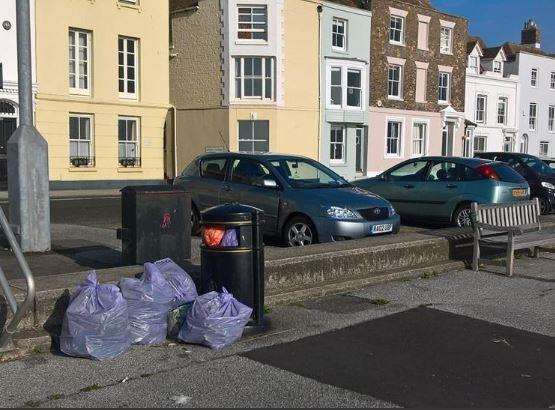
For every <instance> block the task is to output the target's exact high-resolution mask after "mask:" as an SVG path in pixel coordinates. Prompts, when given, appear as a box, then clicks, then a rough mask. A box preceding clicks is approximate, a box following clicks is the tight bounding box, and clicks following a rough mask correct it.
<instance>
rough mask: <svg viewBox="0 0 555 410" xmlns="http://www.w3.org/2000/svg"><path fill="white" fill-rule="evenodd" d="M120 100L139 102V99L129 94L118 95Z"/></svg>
mask: <svg viewBox="0 0 555 410" xmlns="http://www.w3.org/2000/svg"><path fill="white" fill-rule="evenodd" d="M119 98H120V100H127V101H139V97H138V96H137V95H131V94H120V95H119Z"/></svg>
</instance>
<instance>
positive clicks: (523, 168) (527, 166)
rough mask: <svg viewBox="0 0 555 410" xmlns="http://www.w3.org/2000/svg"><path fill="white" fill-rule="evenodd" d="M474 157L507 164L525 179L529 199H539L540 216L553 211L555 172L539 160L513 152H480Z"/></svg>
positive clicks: (554, 203) (554, 202)
mask: <svg viewBox="0 0 555 410" xmlns="http://www.w3.org/2000/svg"><path fill="white" fill-rule="evenodd" d="M476 157H478V158H485V159H489V160H492V161H502V162H505V163H507V164H508V165H509V166H510V167H511V168H513V169H514V170H515V171H517V172H518V173H519V174H520V175H522V176H523V177H524V179H526V181H527V182H528V184H529V185H530V197H531V198H538V199H539V201H540V207H541V212H542V214H548V213H549V212H551V211H553V210H554V209H555V170H554V169H553V168H550V167H549V166H548V165H547V164H546V163H545V162H543V161H542V160H541V159H540V158H538V157H535V156H533V155H529V154H519V153H514V152H482V153H479V154H476Z"/></svg>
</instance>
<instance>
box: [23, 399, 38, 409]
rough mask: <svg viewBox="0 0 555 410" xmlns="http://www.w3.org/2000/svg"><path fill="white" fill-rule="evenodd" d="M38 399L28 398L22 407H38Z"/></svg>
mask: <svg viewBox="0 0 555 410" xmlns="http://www.w3.org/2000/svg"><path fill="white" fill-rule="evenodd" d="M39 406H40V401H38V400H29V401H26V402H25V403H24V407H39Z"/></svg>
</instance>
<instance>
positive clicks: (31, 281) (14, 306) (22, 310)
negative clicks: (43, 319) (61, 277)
mask: <svg viewBox="0 0 555 410" xmlns="http://www.w3.org/2000/svg"><path fill="white" fill-rule="evenodd" d="M0 226H1V227H2V231H3V232H4V235H5V236H6V239H7V240H8V243H9V244H10V247H11V249H12V251H13V253H14V255H15V258H16V259H17V262H18V264H19V267H20V268H21V272H23V275H24V276H25V280H26V281H27V296H26V297H25V300H24V301H23V303H22V304H21V305H18V303H17V300H16V298H15V296H14V294H13V292H12V289H11V287H10V283H9V282H8V279H7V278H6V275H5V274H4V271H3V270H2V268H1V267H0V286H1V287H2V290H3V291H4V296H5V298H6V301H7V302H8V306H9V308H10V309H11V311H12V313H13V317H12V319H11V320H10V322H9V323H8V324H7V326H6V327H5V329H2V330H0V332H1V333H0V351H1V350H3V349H6V348H8V345H9V343H10V340H11V337H12V336H13V334H14V333H15V332H16V330H17V326H18V325H19V322H21V319H23V317H24V316H25V314H27V312H28V311H29V309H31V308H32V307H33V304H34V302H35V278H34V277H33V273H32V272H31V269H29V265H28V264H27V261H26V260H25V256H23V252H22V251H21V248H20V247H19V244H18V243H17V239H16V237H15V235H14V233H13V231H12V228H11V227H10V224H9V222H8V219H7V218H6V215H5V214H4V211H3V209H2V208H1V207H0Z"/></svg>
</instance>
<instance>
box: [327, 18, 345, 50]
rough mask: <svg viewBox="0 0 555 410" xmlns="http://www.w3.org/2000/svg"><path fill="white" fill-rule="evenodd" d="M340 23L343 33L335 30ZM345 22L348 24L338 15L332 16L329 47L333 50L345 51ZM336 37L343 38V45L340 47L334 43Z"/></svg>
mask: <svg viewBox="0 0 555 410" xmlns="http://www.w3.org/2000/svg"><path fill="white" fill-rule="evenodd" d="M341 24H342V25H343V34H341V33H338V32H336V27H338V26H339V25H341ZM347 24H348V22H347V20H345V19H342V18H339V17H334V18H333V20H332V28H331V31H332V34H331V36H332V39H331V44H332V46H331V47H332V49H333V50H335V51H347V33H348V32H347ZM336 37H337V38H339V37H342V38H343V46H342V47H339V46H336V45H335V44H334V43H335V39H336Z"/></svg>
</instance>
